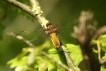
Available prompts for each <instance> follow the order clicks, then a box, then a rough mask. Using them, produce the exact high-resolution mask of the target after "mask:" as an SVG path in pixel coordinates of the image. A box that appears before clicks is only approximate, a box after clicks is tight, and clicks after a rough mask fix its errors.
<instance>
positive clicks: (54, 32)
mask: <svg viewBox="0 0 106 71" xmlns="http://www.w3.org/2000/svg"><path fill="white" fill-rule="evenodd" d="M46 27H47V29H45V31H47V34H46V35H47V36H49V37H50V38H51V40H52V43H53V45H54V46H55V47H56V48H59V47H60V41H59V39H58V37H57V33H58V32H59V30H55V28H56V27H57V25H56V26H54V27H53V26H52V23H47V24H46Z"/></svg>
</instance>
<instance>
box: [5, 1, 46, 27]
mask: <svg viewBox="0 0 106 71" xmlns="http://www.w3.org/2000/svg"><path fill="white" fill-rule="evenodd" d="M5 1H7V2H9V3H11V4H13V5H15V6H17V7H19V8H20V9H22V10H23V11H25V12H27V13H28V14H29V15H31V16H32V17H34V18H35V19H37V20H38V22H39V23H40V25H41V26H42V27H43V28H47V27H46V24H47V23H48V20H47V19H46V18H45V17H44V14H43V11H42V10H41V8H40V6H39V3H38V2H37V0H35V1H34V3H33V4H34V5H33V4H32V5H33V7H29V6H27V5H25V4H23V3H21V2H19V1H17V0H5ZM32 1H33V0H31V3H32Z"/></svg>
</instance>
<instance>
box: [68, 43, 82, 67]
mask: <svg viewBox="0 0 106 71" xmlns="http://www.w3.org/2000/svg"><path fill="white" fill-rule="evenodd" d="M66 46H67V51H68V52H70V56H71V57H72V59H73V60H74V62H75V64H76V65H79V63H80V62H81V61H82V60H83V57H82V52H81V49H80V47H79V45H74V44H66Z"/></svg>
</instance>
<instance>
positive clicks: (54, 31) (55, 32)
mask: <svg viewBox="0 0 106 71" xmlns="http://www.w3.org/2000/svg"><path fill="white" fill-rule="evenodd" d="M74 17H75V15H74ZM70 18H72V16H71V17H70ZM70 18H68V19H69V21H71V20H70ZM65 20H67V19H64V20H63V21H62V22H64V21H65ZM62 22H61V23H62ZM61 23H60V24H56V25H55V26H53V24H52V23H51V22H49V23H47V24H46V27H47V28H46V29H43V31H41V30H40V31H36V30H33V31H32V32H33V33H35V34H36V35H38V34H39V35H38V37H36V36H35V35H34V36H35V38H32V40H31V42H33V41H34V43H35V42H38V44H39V41H41V40H42V41H43V40H44V37H42V35H44V31H45V32H46V34H45V35H44V36H47V37H49V38H50V39H51V41H52V43H53V45H54V46H55V47H56V48H59V47H60V40H59V38H60V36H61V35H65V36H66V37H67V36H68V35H67V34H66V33H68V34H69V32H70V31H71V30H72V28H73V27H72V26H73V25H75V24H73V23H72V24H67V22H65V23H66V24H64V23H63V24H61ZM63 26H65V27H63ZM66 26H68V27H66ZM59 27H60V28H59ZM61 27H62V28H61ZM70 27H71V28H70ZM58 28H59V29H58ZM65 30H66V32H65V34H64V33H62V32H64V31H65ZM23 32H24V33H29V34H30V33H32V32H31V31H21V33H23ZM42 32H43V33H42ZM39 36H40V37H39ZM62 37H63V36H62ZM39 38H40V39H39ZM41 38H42V39H41ZM42 41H41V42H42ZM41 42H40V43H41ZM35 44H36V43H35Z"/></svg>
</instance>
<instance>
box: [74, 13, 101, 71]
mask: <svg viewBox="0 0 106 71" xmlns="http://www.w3.org/2000/svg"><path fill="white" fill-rule="evenodd" d="M92 17H93V14H92V13H91V12H89V11H88V12H85V11H83V12H82V13H81V15H80V17H79V24H78V27H77V26H75V28H74V35H75V38H76V40H77V41H78V43H79V44H80V48H81V50H82V54H83V58H84V61H85V64H86V67H87V69H88V71H100V63H99V60H98V59H97V58H95V56H94V54H93V49H92V48H93V47H92V45H91V43H90V42H91V40H92V36H93V33H94V32H95V29H93V28H95V26H94V25H92V24H91V23H88V22H89V21H90V20H91V19H92ZM89 25H90V27H91V29H90V28H89Z"/></svg>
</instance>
